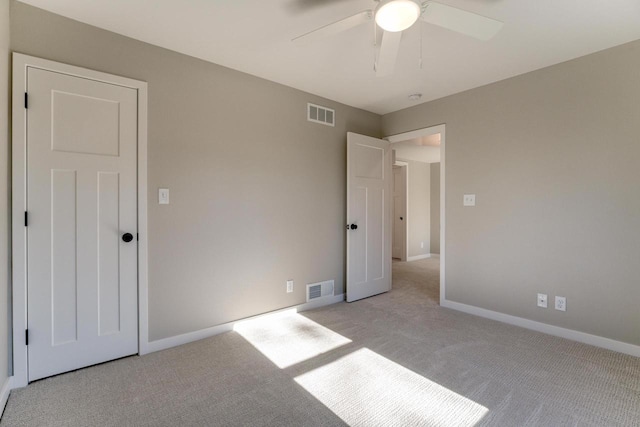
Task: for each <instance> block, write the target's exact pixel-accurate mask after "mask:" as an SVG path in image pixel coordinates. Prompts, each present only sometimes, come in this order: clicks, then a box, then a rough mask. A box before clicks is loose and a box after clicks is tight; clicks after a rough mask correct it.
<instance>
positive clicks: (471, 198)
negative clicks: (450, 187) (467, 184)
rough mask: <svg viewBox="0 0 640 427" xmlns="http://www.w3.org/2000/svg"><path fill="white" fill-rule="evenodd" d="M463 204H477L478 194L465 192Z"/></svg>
mask: <svg viewBox="0 0 640 427" xmlns="http://www.w3.org/2000/svg"><path fill="white" fill-rule="evenodd" d="M462 205H463V206H475V205H476V195H475V194H465V195H464V196H463V198H462Z"/></svg>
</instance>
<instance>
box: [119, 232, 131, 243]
mask: <svg viewBox="0 0 640 427" xmlns="http://www.w3.org/2000/svg"><path fill="white" fill-rule="evenodd" d="M122 240H123V241H124V242H125V243H129V242H130V241H132V240H133V234H131V233H124V234H123V235H122Z"/></svg>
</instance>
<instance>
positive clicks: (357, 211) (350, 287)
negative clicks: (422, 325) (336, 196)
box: [347, 132, 392, 302]
mask: <svg viewBox="0 0 640 427" xmlns="http://www.w3.org/2000/svg"><path fill="white" fill-rule="evenodd" d="M391 184H392V175H391V148H390V144H389V142H387V141H383V140H381V139H376V138H371V137H368V136H364V135H358V134H356V133H351V132H349V133H348V134H347V301H349V302H351V301H355V300H359V299H362V298H366V297H370V296H373V295H376V294H380V293H382V292H387V291H389V290H391V201H392V196H391Z"/></svg>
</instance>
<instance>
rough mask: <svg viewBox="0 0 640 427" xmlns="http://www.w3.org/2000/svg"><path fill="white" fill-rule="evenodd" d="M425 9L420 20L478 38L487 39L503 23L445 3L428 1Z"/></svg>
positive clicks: (498, 29)
mask: <svg viewBox="0 0 640 427" xmlns="http://www.w3.org/2000/svg"><path fill="white" fill-rule="evenodd" d="M424 5H425V6H426V10H425V11H424V13H423V14H422V20H423V21H425V22H428V23H429V24H434V25H437V26H439V27H443V28H446V29H449V30H453V31H456V32H458V33H462V34H465V35H467V36H471V37H475V38H477V39H480V40H485V41H486V40H489V39H490V38H492V37H493V36H495V35H496V34H497V33H498V31H500V29H501V28H502V26H503V25H504V23H503V22H500V21H496V20H495V19H491V18H487V17H485V16H481V15H477V14H475V13H472V12H468V11H466V10H462V9H457V8H455V7H451V6H447V5H446V4H442V3H436V2H433V1H429V2H426V3H424Z"/></svg>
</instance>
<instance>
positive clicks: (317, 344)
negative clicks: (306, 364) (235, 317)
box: [233, 312, 351, 369]
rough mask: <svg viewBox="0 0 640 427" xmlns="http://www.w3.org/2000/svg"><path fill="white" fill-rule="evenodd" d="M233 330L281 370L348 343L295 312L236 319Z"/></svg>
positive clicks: (341, 337) (343, 338)
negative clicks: (237, 320) (243, 319)
mask: <svg viewBox="0 0 640 427" xmlns="http://www.w3.org/2000/svg"><path fill="white" fill-rule="evenodd" d="M233 330H234V331H236V332H237V333H239V334H240V335H242V336H243V337H244V338H245V339H246V340H247V341H249V342H250V343H251V345H253V346H254V347H255V348H256V349H258V350H259V351H260V352H261V353H262V354H264V355H265V356H266V357H267V358H269V360H271V361H272V362H273V363H274V364H275V365H276V366H278V367H279V368H281V369H284V368H287V367H289V366H292V365H295V364H296V363H300V362H303V361H305V360H308V359H311V358H313V357H315V356H318V355H320V354H322V353H326V352H328V351H331V350H333V349H336V348H338V347H341V346H343V345H345V344H349V343H350V342H351V340H350V339H348V338H345V337H343V336H342V335H340V334H337V333H335V332H333V331H332V330H330V329H327V328H325V327H324V326H322V325H319V324H317V323H316V322H314V321H313V320H309V319H307V318H306V317H304V316H301V315H299V314H297V313H295V312H286V313H278V314H275V315H269V316H263V317H259V318H256V319H251V320H247V321H243V322H238V323H236V324H235V326H234V327H233Z"/></svg>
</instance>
